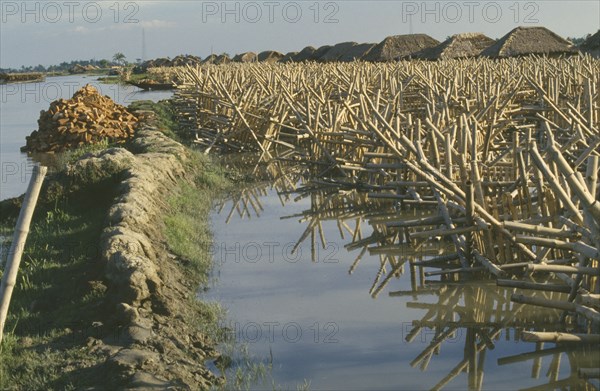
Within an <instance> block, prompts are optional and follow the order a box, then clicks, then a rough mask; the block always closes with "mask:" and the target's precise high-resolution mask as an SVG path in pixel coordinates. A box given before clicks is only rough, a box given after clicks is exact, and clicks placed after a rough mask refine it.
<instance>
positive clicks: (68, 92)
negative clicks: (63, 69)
mask: <svg viewBox="0 0 600 391" xmlns="http://www.w3.org/2000/svg"><path fill="white" fill-rule="evenodd" d="M97 79H98V77H97V76H87V75H73V76H59V77H49V78H47V79H46V80H45V81H43V82H41V83H16V84H0V166H1V167H0V168H1V171H0V173H1V178H0V200H4V199H6V198H10V197H16V196H18V195H20V194H23V193H24V192H25V190H26V189H27V184H28V183H29V178H30V177H31V172H32V169H33V165H34V164H35V162H36V161H38V160H43V159H44V157H45V156H44V155H39V156H31V155H28V154H26V153H22V152H20V148H21V147H22V146H23V145H25V137H26V136H28V135H29V134H30V133H31V132H32V131H33V130H36V129H37V127H38V126H37V120H38V118H39V117H40V111H41V110H47V109H48V107H49V106H50V103H52V101H54V100H56V99H60V98H64V99H68V98H71V96H73V93H74V92H75V91H77V90H78V89H79V88H81V87H83V86H84V85H86V84H91V85H93V86H95V87H96V88H97V89H98V90H99V91H100V92H101V93H102V94H103V95H107V96H109V97H110V98H112V99H113V100H114V101H115V102H117V103H120V104H123V105H128V104H129V103H131V102H133V101H136V100H153V101H158V100H161V99H167V98H169V97H170V96H171V92H170V91H149V92H145V91H142V90H140V89H139V88H136V87H133V86H127V85H121V84H110V85H109V84H101V83H100V82H98V81H97Z"/></svg>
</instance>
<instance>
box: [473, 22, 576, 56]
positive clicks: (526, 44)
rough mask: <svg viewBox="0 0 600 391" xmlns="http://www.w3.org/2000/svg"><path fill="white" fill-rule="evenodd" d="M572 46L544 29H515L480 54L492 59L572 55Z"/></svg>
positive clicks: (573, 50)
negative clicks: (538, 55) (536, 55)
mask: <svg viewBox="0 0 600 391" xmlns="http://www.w3.org/2000/svg"><path fill="white" fill-rule="evenodd" d="M574 53H576V50H575V48H574V47H573V44H572V43H571V42H569V41H567V40H566V39H564V38H562V37H561V36H559V35H557V34H555V33H553V32H552V31H550V30H548V29H547V28H545V27H517V28H516V29H514V30H512V31H511V32H509V33H508V34H506V35H505V36H504V37H502V38H500V39H499V40H498V41H497V42H496V43H495V44H493V45H492V46H490V47H489V48H487V49H485V50H484V51H483V52H481V55H482V56H486V57H492V58H503V57H519V56H527V55H531V54H546V55H560V54H574Z"/></svg>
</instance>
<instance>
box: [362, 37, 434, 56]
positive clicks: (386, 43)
mask: <svg viewBox="0 0 600 391" xmlns="http://www.w3.org/2000/svg"><path fill="white" fill-rule="evenodd" d="M439 44H440V41H438V40H437V39H434V38H431V37H430V36H429V35H427V34H406V35H394V36H391V37H387V38H386V39H384V40H383V41H381V42H380V43H378V44H377V45H376V46H375V47H374V48H372V49H371V51H370V52H369V53H367V55H365V56H364V57H363V60H364V61H373V62H382V61H397V60H401V59H403V58H408V57H411V56H412V55H414V54H415V53H417V52H419V51H421V50H423V49H427V48H431V47H434V46H437V45H439Z"/></svg>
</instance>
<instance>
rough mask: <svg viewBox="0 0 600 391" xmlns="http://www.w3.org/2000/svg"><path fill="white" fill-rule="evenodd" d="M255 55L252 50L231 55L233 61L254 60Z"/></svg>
mask: <svg viewBox="0 0 600 391" xmlns="http://www.w3.org/2000/svg"><path fill="white" fill-rule="evenodd" d="M256 59H257V56H256V53H254V52H246V53H241V54H237V55H235V56H234V57H233V62H256Z"/></svg>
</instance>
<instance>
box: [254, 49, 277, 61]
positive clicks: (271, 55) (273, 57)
mask: <svg viewBox="0 0 600 391" xmlns="http://www.w3.org/2000/svg"><path fill="white" fill-rule="evenodd" d="M282 58H283V54H282V53H279V52H276V51H274V50H265V51H264V52H260V53H259V54H258V61H259V62H277V61H279V60H281V59H282Z"/></svg>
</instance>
